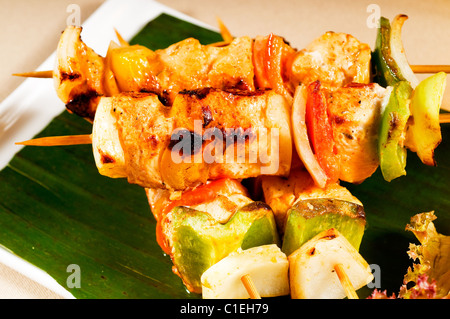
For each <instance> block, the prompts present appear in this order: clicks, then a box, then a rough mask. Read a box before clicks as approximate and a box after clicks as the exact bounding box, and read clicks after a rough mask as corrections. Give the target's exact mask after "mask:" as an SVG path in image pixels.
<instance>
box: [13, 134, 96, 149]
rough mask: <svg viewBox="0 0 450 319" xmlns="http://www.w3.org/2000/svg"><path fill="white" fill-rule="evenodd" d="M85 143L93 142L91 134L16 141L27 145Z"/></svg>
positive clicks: (18, 143)
mask: <svg viewBox="0 0 450 319" xmlns="http://www.w3.org/2000/svg"><path fill="white" fill-rule="evenodd" d="M83 144H92V136H91V134H86V135H66V136H48V137H40V138H35V139H32V140H28V141H23V142H17V143H16V145H26V146H65V145H83Z"/></svg>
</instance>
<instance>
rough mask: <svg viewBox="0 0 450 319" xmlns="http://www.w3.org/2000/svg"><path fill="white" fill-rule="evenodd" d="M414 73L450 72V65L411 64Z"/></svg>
mask: <svg viewBox="0 0 450 319" xmlns="http://www.w3.org/2000/svg"><path fill="white" fill-rule="evenodd" d="M411 70H412V71H413V72H414V73H438V72H445V73H450V65H411Z"/></svg>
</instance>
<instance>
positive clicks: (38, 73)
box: [13, 70, 53, 79]
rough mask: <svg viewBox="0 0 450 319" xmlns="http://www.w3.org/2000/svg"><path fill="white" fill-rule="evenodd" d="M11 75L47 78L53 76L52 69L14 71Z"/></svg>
mask: <svg viewBox="0 0 450 319" xmlns="http://www.w3.org/2000/svg"><path fill="white" fill-rule="evenodd" d="M13 76H23V77H26V78H41V79H48V78H52V77H53V71H51V70H50V71H31V72H25V73H14V74H13Z"/></svg>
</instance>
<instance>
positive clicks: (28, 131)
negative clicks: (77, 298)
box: [0, 0, 214, 298]
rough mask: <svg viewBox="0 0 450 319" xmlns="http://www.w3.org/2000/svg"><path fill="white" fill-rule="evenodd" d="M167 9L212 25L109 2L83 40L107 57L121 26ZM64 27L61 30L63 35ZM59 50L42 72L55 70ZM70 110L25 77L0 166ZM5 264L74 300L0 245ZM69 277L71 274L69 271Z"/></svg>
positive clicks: (132, 29) (2, 129)
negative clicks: (18, 144) (64, 111)
mask: <svg viewBox="0 0 450 319" xmlns="http://www.w3.org/2000/svg"><path fill="white" fill-rule="evenodd" d="M161 13H167V14H170V15H172V16H175V17H177V18H180V19H183V20H186V21H188V22H191V23H194V24H197V25H200V26H203V27H206V28H210V29H214V28H211V27H210V26H208V25H205V24H203V23H201V22H199V21H197V20H195V19H193V18H191V17H189V16H186V15H183V14H181V13H179V12H178V11H175V10H173V9H171V8H168V7H166V6H164V5H161V4H160V3H157V2H155V1H151V0H131V1H123V0H108V1H106V2H105V3H104V4H102V5H101V6H100V7H99V8H98V9H97V10H96V11H95V12H94V13H93V14H92V15H91V16H90V17H89V19H87V20H86V22H85V23H83V25H82V26H83V31H82V34H81V36H82V38H83V41H84V42H85V43H86V44H87V45H88V46H89V47H91V48H93V49H94V51H95V52H97V53H98V54H100V55H102V56H104V55H105V54H106V50H107V48H108V45H109V42H110V41H111V40H114V41H117V38H116V36H115V33H114V28H116V29H117V30H118V31H119V32H120V34H121V35H122V36H123V37H124V38H125V39H131V38H132V37H133V36H134V35H135V34H136V33H137V32H138V31H140V30H141V29H142V28H143V27H144V26H145V25H146V24H147V23H148V22H149V21H150V20H152V19H154V18H156V17H157V16H158V15H160V14H161ZM60 31H61V30H55V33H59V32H60ZM54 60H55V53H53V54H52V55H51V56H50V57H48V58H47V60H45V61H44V62H43V63H42V64H41V65H40V66H39V68H38V69H37V70H51V69H53V65H54ZM64 109H65V106H64V104H63V103H62V102H61V100H59V99H58V97H57V96H56V92H55V89H54V87H53V82H52V80H50V79H47V80H43V79H32V78H29V79H27V80H25V81H24V82H23V83H22V84H21V85H20V86H19V87H18V88H17V89H16V90H15V91H14V92H13V93H11V95H9V96H8V97H7V98H6V99H5V100H4V101H3V102H2V103H1V104H0V170H1V169H3V168H4V167H5V166H6V165H7V164H8V163H9V161H10V160H11V159H12V158H13V157H14V155H15V154H16V153H17V152H18V151H20V149H21V147H20V146H17V145H15V144H14V143H15V142H18V141H25V140H28V139H31V138H33V136H35V135H36V134H37V133H39V132H40V131H41V130H43V129H44V128H45V127H46V126H47V125H48V124H49V123H50V122H51V120H52V119H53V118H54V117H55V116H57V115H59V114H60V113H61V112H62V111H63V110H64ZM0 262H1V263H3V264H5V265H7V266H8V267H10V268H12V269H14V270H16V271H18V272H19V273H21V274H23V275H25V276H26V277H29V278H30V279H32V280H34V281H36V282H38V283H39V284H41V285H43V286H44V287H47V288H48V289H50V290H52V291H54V292H55V293H57V294H59V295H61V296H62V297H65V298H74V297H73V295H72V294H71V293H70V292H69V291H68V290H66V289H65V288H64V287H63V286H61V285H60V284H58V283H57V282H56V280H54V279H53V278H52V277H51V276H49V275H48V274H47V273H46V272H44V271H43V270H41V269H39V268H37V267H36V266H34V265H32V264H30V263H29V262H27V261H25V260H23V259H22V258H20V257H19V256H17V255H15V254H14V253H13V252H11V251H10V250H9V249H7V248H5V247H1V246H0ZM68 276H69V273H68Z"/></svg>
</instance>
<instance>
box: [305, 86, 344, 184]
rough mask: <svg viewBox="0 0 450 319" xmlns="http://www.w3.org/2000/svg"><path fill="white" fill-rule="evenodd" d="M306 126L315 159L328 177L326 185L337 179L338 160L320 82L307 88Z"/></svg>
mask: <svg viewBox="0 0 450 319" xmlns="http://www.w3.org/2000/svg"><path fill="white" fill-rule="evenodd" d="M306 126H307V128H308V136H309V139H310V141H311V146H312V149H313V151H314V154H315V156H316V159H317V161H318V163H319V165H320V167H322V169H323V170H324V172H325V174H326V175H327V177H328V183H335V182H337V181H338V179H339V160H338V157H337V152H336V148H335V146H334V140H333V127H332V125H331V122H330V120H329V118H328V112H327V100H326V97H325V94H324V92H323V91H321V90H320V81H315V82H313V83H311V84H309V85H308V87H307V99H306Z"/></svg>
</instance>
